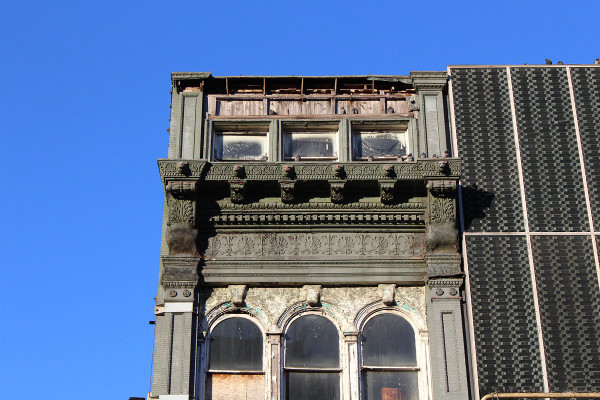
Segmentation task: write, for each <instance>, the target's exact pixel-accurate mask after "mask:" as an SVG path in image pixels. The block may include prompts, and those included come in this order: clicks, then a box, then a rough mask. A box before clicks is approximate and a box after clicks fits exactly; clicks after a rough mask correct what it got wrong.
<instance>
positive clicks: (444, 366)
mask: <svg viewBox="0 0 600 400" xmlns="http://www.w3.org/2000/svg"><path fill="white" fill-rule="evenodd" d="M462 284H463V279H462V278H435V279H430V280H429V281H428V283H427V326H428V329H429V343H430V346H431V353H430V355H431V372H432V373H431V376H432V380H433V381H432V386H433V400H466V399H467V398H468V388H467V379H466V376H467V372H466V364H465V350H464V341H463V334H464V332H463V325H462V315H461V299H462V298H461V295H460V287H461V285H462Z"/></svg>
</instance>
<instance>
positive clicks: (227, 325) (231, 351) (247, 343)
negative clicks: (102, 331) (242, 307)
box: [209, 318, 263, 371]
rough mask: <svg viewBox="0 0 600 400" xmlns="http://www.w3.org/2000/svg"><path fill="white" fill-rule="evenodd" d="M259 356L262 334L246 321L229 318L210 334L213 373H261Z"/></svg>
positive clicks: (210, 360) (210, 362) (260, 358)
mask: <svg viewBox="0 0 600 400" xmlns="http://www.w3.org/2000/svg"><path fill="white" fill-rule="evenodd" d="M262 354H263V339H262V333H261V331H260V329H258V326H256V324H254V323H253V322H252V321H250V320H248V319H246V318H228V319H226V320H224V321H223V322H221V323H219V324H218V325H217V326H216V327H215V328H214V329H213V331H212V332H211V334H210V358H209V368H210V369H212V370H226V371H262Z"/></svg>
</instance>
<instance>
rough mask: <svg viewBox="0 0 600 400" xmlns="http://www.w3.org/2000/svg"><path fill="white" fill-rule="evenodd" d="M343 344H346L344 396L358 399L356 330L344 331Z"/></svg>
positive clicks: (351, 399) (349, 398) (353, 399)
mask: <svg viewBox="0 0 600 400" xmlns="http://www.w3.org/2000/svg"><path fill="white" fill-rule="evenodd" d="M344 345H345V346H346V368H345V370H346V372H345V373H344V381H345V382H344V388H345V390H346V394H345V396H344V398H346V399H348V400H359V388H358V386H359V380H360V379H359V376H358V374H359V370H360V366H359V365H358V332H344Z"/></svg>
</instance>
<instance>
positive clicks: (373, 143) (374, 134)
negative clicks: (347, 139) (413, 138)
mask: <svg viewBox="0 0 600 400" xmlns="http://www.w3.org/2000/svg"><path fill="white" fill-rule="evenodd" d="M352 147H353V153H354V159H355V160H368V159H371V158H372V159H374V160H378V159H379V160H388V159H398V158H401V157H404V156H406V155H407V152H408V151H407V149H408V128H407V126H403V125H400V124H395V125H389V126H377V125H371V126H369V125H358V124H357V125H353V126H352Z"/></svg>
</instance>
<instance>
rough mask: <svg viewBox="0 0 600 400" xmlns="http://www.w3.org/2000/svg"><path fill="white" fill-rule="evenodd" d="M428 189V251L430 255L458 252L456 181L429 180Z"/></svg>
mask: <svg viewBox="0 0 600 400" xmlns="http://www.w3.org/2000/svg"><path fill="white" fill-rule="evenodd" d="M427 189H428V196H427V197H428V211H427V218H428V220H429V223H428V224H427V250H428V251H429V252H430V253H433V252H442V253H455V252H457V251H458V230H457V229H456V197H457V196H456V194H457V192H456V181H454V180H442V179H437V180H429V181H428V182H427Z"/></svg>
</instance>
